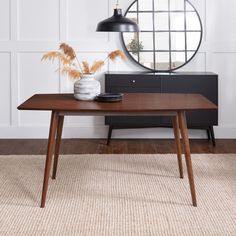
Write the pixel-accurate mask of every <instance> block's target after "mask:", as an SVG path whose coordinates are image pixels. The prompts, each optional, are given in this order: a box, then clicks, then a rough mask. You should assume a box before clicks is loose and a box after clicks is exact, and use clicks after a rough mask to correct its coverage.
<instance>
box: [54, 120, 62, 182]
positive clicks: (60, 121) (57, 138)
mask: <svg viewBox="0 0 236 236" xmlns="http://www.w3.org/2000/svg"><path fill="white" fill-rule="evenodd" d="M63 123H64V116H59V119H58V125H57V137H56V145H55V153H54V163H53V172H52V179H56V174H57V164H58V157H59V151H60V145H61V135H62V130H63Z"/></svg>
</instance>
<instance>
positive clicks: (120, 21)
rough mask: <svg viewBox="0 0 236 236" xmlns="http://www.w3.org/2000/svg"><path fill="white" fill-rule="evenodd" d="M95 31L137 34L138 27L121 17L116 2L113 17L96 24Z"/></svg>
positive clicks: (120, 11) (120, 10)
mask: <svg viewBox="0 0 236 236" xmlns="http://www.w3.org/2000/svg"><path fill="white" fill-rule="evenodd" d="M97 31H103V32H138V31H139V27H138V25H137V24H136V23H135V22H134V21H132V20H130V19H128V18H126V17H124V16H123V15H122V9H120V8H119V3H118V0H117V3H116V8H115V9H114V15H113V16H112V17H110V18H108V19H106V20H103V21H101V22H99V23H98V25H97Z"/></svg>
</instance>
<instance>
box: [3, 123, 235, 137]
mask: <svg viewBox="0 0 236 236" xmlns="http://www.w3.org/2000/svg"><path fill="white" fill-rule="evenodd" d="M214 130H215V136H216V138H222V139H236V127H230V126H224V127H223V126H219V127H215V128H214ZM107 132H108V127H107V126H94V127H65V128H64V130H63V137H64V138H93V139H95V138H106V137H107ZM189 136H190V138H195V139H201V138H206V132H205V131H203V130H190V131H189ZM47 137H48V127H46V126H43V127H35V126H32V127H31V126H25V127H12V126H10V127H0V138H1V139H24V138H33V139H37V138H40V139H41V138H47ZM112 138H117V139H121V138H122V139H125V138H127V139H155V138H163V139H167V138H173V133H172V129H170V128H146V129H124V130H114V131H113V134H112Z"/></svg>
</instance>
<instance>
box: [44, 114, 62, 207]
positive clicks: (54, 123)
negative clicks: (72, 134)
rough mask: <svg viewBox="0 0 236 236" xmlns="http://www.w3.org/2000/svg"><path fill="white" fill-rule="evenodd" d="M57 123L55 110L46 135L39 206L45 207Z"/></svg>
mask: <svg viewBox="0 0 236 236" xmlns="http://www.w3.org/2000/svg"><path fill="white" fill-rule="evenodd" d="M57 124H58V114H57V112H55V111H52V115H51V124H50V130H49V137H48V147H47V157H46V162H45V169H44V180H43V191H42V198H41V206H40V207H41V208H44V207H45V202H46V195H47V190H48V180H49V175H50V169H51V163H52V156H53V152H54V144H55V135H56V130H57Z"/></svg>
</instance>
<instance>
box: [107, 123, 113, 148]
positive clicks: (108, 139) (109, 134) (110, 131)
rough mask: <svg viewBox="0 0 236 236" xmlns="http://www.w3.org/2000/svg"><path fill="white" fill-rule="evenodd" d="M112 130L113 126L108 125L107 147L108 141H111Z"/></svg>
mask: <svg viewBox="0 0 236 236" xmlns="http://www.w3.org/2000/svg"><path fill="white" fill-rule="evenodd" d="M112 130H113V126H112V125H110V126H109V130H108V135H107V145H109V144H110V141H111V135H112Z"/></svg>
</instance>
